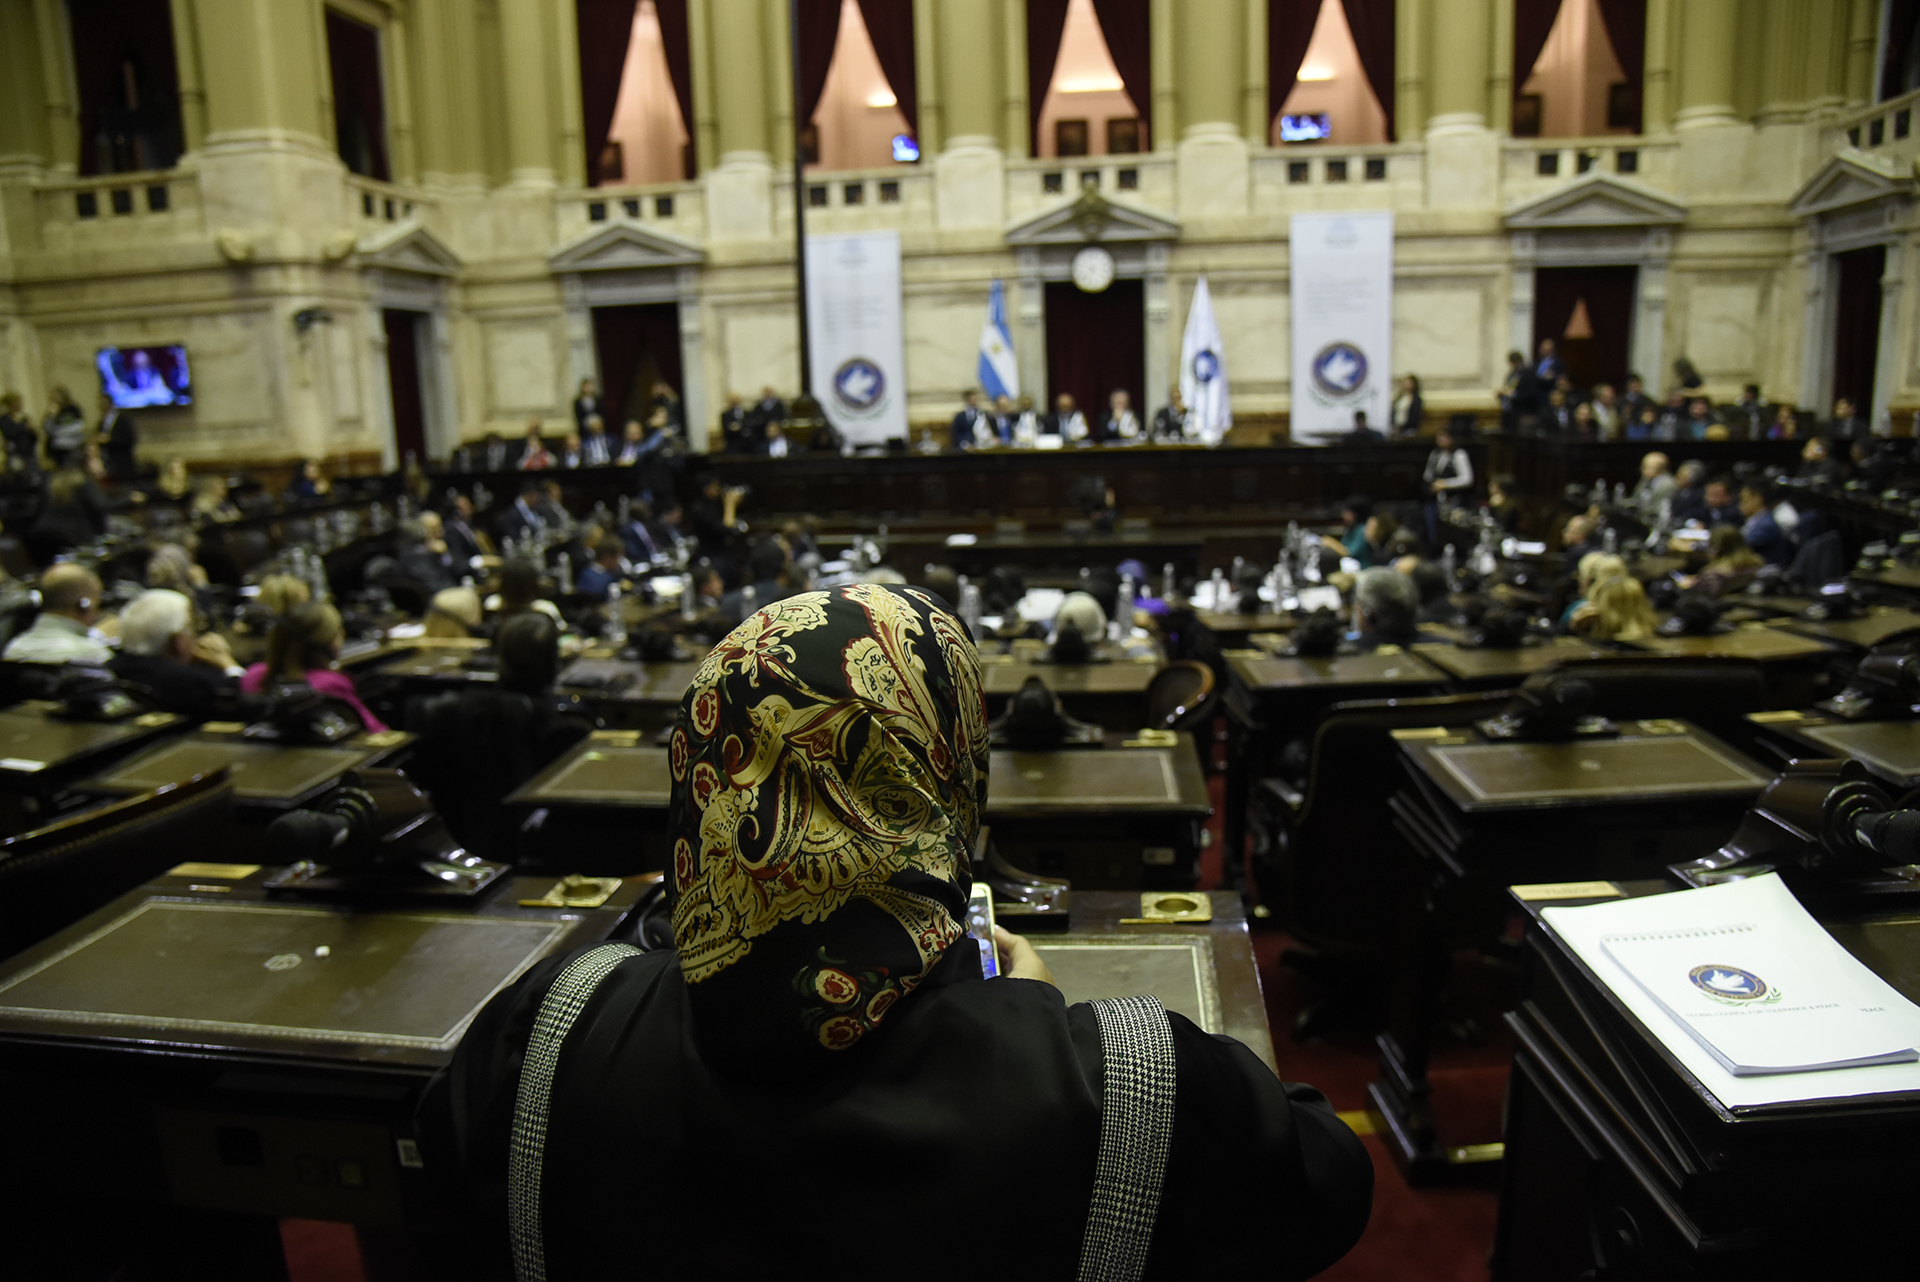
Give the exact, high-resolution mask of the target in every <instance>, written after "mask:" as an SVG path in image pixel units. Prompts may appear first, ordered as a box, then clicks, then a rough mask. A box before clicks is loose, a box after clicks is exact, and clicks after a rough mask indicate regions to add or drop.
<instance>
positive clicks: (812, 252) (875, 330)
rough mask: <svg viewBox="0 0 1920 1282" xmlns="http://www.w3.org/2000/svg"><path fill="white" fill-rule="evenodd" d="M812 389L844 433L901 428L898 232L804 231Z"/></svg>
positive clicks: (897, 433) (869, 436)
mask: <svg viewBox="0 0 1920 1282" xmlns="http://www.w3.org/2000/svg"><path fill="white" fill-rule="evenodd" d="M807 326H808V330H809V338H810V340H811V343H812V349H813V371H812V372H813V394H814V396H815V397H816V398H817V399H818V400H819V402H820V408H821V410H822V411H823V412H824V413H825V414H826V416H827V419H828V421H829V422H831V423H832V424H833V426H834V427H835V429H837V430H838V431H839V433H840V436H841V438H842V439H843V440H846V441H850V442H852V443H853V444H856V445H867V444H874V445H877V444H880V443H881V442H884V441H885V440H886V439H887V438H888V437H890V436H892V437H900V438H902V439H904V438H905V437H906V435H907V385H906V376H907V349H906V339H905V332H906V322H905V318H904V317H903V316H902V314H901V302H900V234H899V233H898V232H891V231H880V232H854V233H850V234H847V235H832V236H809V237H807Z"/></svg>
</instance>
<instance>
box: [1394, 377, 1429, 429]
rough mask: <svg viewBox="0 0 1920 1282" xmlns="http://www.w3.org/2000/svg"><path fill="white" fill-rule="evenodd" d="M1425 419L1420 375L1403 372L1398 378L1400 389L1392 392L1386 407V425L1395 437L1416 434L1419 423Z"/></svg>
mask: <svg viewBox="0 0 1920 1282" xmlns="http://www.w3.org/2000/svg"><path fill="white" fill-rule="evenodd" d="M1425 419H1426V408H1425V403H1424V402H1423V401H1421V399H1420V376H1419V375H1418V374H1404V375H1402V376H1401V378H1400V390H1399V391H1398V392H1396V393H1395V394H1394V398H1393V403H1392V405H1390V406H1389V407H1388V409H1387V427H1388V429H1389V430H1390V431H1391V432H1392V434H1393V435H1394V436H1396V437H1399V436H1408V437H1411V436H1418V435H1420V424H1421V423H1422V422H1423V421H1424V420H1425Z"/></svg>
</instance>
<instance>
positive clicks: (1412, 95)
mask: <svg viewBox="0 0 1920 1282" xmlns="http://www.w3.org/2000/svg"><path fill="white" fill-rule="evenodd" d="M1430 20H1431V15H1430V14H1429V12H1428V9H1427V0H1400V3H1399V4H1398V5H1396V6H1395V8H1394V35H1393V127H1394V135H1395V136H1396V137H1398V138H1399V139H1400V140H1401V141H1402V142H1405V141H1407V140H1408V139H1411V138H1418V137H1419V136H1420V135H1421V134H1422V133H1424V132H1426V128H1427V33H1428V31H1429V30H1431V26H1430Z"/></svg>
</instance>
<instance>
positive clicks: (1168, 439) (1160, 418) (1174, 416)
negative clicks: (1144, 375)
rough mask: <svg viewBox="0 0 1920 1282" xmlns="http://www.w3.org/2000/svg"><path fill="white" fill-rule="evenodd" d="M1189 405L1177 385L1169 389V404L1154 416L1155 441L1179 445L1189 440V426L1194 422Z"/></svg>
mask: <svg viewBox="0 0 1920 1282" xmlns="http://www.w3.org/2000/svg"><path fill="white" fill-rule="evenodd" d="M1192 417H1193V416H1192V415H1191V414H1190V413H1189V412H1188V410H1187V403H1186V402H1185V401H1184V400H1182V399H1181V398H1180V388H1179V386H1178V385H1177V384H1176V385H1175V386H1173V387H1170V388H1168V389H1167V403H1166V404H1165V405H1163V406H1161V407H1160V408H1159V410H1157V411H1156V412H1155V413H1154V416H1153V439H1154V440H1156V441H1159V442H1161V443H1163V444H1179V443H1181V442H1183V441H1185V440H1186V439H1187V426H1188V424H1189V423H1190V422H1191V421H1192Z"/></svg>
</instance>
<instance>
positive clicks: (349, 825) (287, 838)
mask: <svg viewBox="0 0 1920 1282" xmlns="http://www.w3.org/2000/svg"><path fill="white" fill-rule="evenodd" d="M379 813H380V807H379V804H378V803H377V802H375V801H374V799H373V796H372V795H371V794H370V793H368V792H366V791H365V790H364V789H360V788H341V789H339V790H337V791H336V792H335V793H334V794H333V795H332V796H331V797H329V798H327V801H326V809H324V810H289V811H288V812H287V813H286V814H284V815H281V816H280V817H279V818H278V819H276V820H274V821H273V822H272V823H271V824H269V825H267V840H268V841H269V842H273V843H277V844H279V845H280V846H281V847H282V848H283V849H284V850H285V852H286V854H288V855H289V856H291V857H292V858H290V859H289V860H288V862H294V861H297V860H302V859H306V860H316V861H317V860H319V859H320V858H322V857H323V856H327V855H329V854H330V853H331V852H334V851H338V852H340V853H339V854H336V855H333V858H334V859H335V861H336V862H338V861H343V860H344V861H347V862H351V861H352V856H353V854H355V853H358V852H361V851H371V850H373V849H374V840H375V837H376V835H377V834H376V833H375V831H374V820H375V819H377V818H378V817H379Z"/></svg>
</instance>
